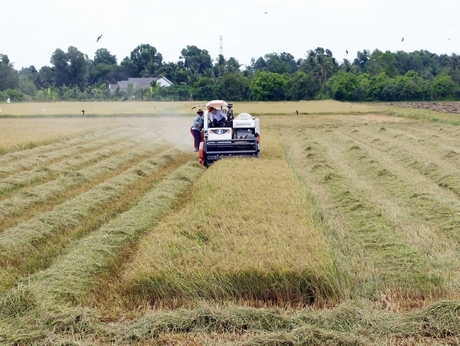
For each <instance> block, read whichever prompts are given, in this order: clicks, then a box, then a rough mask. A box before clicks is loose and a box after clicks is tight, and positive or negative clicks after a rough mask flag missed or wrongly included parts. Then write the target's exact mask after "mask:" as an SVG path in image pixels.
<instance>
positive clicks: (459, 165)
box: [350, 125, 460, 172]
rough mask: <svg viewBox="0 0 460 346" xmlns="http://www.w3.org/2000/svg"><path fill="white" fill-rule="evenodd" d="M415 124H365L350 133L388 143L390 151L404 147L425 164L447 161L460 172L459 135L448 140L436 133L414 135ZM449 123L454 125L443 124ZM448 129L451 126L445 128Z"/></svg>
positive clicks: (359, 137) (354, 136)
mask: <svg viewBox="0 0 460 346" xmlns="http://www.w3.org/2000/svg"><path fill="white" fill-rule="evenodd" d="M412 126H413V125H411V126H407V125H398V126H396V127H395V126H389V125H385V126H384V127H382V126H376V125H369V126H362V127H359V128H355V129H354V130H352V131H350V136H352V137H353V138H354V139H355V140H357V141H362V142H364V143H372V144H373V145H376V146H378V147H385V150H387V151H392V150H396V149H397V148H398V147H404V153H405V152H407V154H409V155H413V156H414V157H416V158H417V161H418V162H420V163H421V164H423V165H424V166H425V165H426V164H427V163H431V162H435V163H436V164H437V165H444V164H445V163H446V161H447V162H449V165H451V168H450V171H453V172H457V171H458V170H459V169H460V151H459V150H458V139H457V140H453V141H452V142H450V143H449V142H448V141H446V140H444V138H443V137H442V138H441V137H440V136H436V135H435V134H434V133H429V134H427V135H426V137H414V136H412V135H411V134H410V133H409V132H410V131H411V128H412ZM448 126H451V125H444V127H442V128H444V129H446V128H447V127H448ZM451 127H455V126H451ZM406 129H407V130H406ZM446 131H449V130H448V129H446ZM404 153H402V154H404ZM409 155H407V156H409ZM404 156H406V155H404ZM404 161H405V162H412V161H410V160H409V159H406V158H404ZM449 165H448V166H449ZM448 166H447V167H448ZM447 167H446V168H447Z"/></svg>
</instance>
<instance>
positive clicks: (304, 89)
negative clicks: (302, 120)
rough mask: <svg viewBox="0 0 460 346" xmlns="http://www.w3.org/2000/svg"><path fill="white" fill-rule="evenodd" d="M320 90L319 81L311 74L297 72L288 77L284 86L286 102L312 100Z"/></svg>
mask: <svg viewBox="0 0 460 346" xmlns="http://www.w3.org/2000/svg"><path fill="white" fill-rule="evenodd" d="M319 90H320V84H319V80H318V79H317V78H315V77H313V76H312V75H311V74H307V73H305V72H303V71H297V72H296V73H294V74H291V75H290V76H289V80H288V82H287V85H286V98H287V99H288V100H313V99H314V98H315V96H316V94H317V93H318V92H319Z"/></svg>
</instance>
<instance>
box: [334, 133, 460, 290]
mask: <svg viewBox="0 0 460 346" xmlns="http://www.w3.org/2000/svg"><path fill="white" fill-rule="evenodd" d="M342 131H343V132H345V134H342V133H341V132H342ZM352 135H353V136H355V135H356V133H353V134H352ZM333 136H334V145H335V146H337V148H344V150H343V154H342V155H343V157H344V158H346V160H347V162H348V164H349V165H350V166H352V168H351V169H352V170H353V171H354V172H355V177H356V179H359V180H360V182H357V184H359V185H360V186H361V191H362V193H363V195H364V196H366V198H368V199H369V201H370V202H371V203H373V204H375V205H377V206H378V208H379V209H380V210H381V212H382V214H383V215H386V216H387V217H388V219H389V220H390V221H391V222H392V224H393V225H392V228H393V229H394V231H395V232H397V233H398V234H399V235H400V236H401V237H402V238H403V239H404V242H405V243H406V244H410V245H411V246H413V247H415V248H417V250H418V251H419V253H420V254H421V255H422V256H423V268H424V270H425V271H426V273H427V274H429V275H430V276H431V277H436V276H438V275H445V274H446V273H449V274H448V276H449V277H450V278H451V279H450V280H448V281H445V282H443V284H442V286H444V287H445V288H450V290H451V292H457V291H458V290H459V289H460V286H459V283H460V274H459V273H460V259H459V257H458V253H459V250H460V236H459V235H458V232H457V229H458V225H459V223H460V217H459V211H460V199H458V198H456V196H455V195H454V194H452V193H448V192H447V191H445V190H444V189H442V188H441V187H439V186H438V184H436V183H435V182H433V181H432V180H430V179H429V177H427V176H426V175H423V174H420V173H418V172H413V170H412V169H410V168H409V169H408V168H406V167H404V166H402V165H401V164H399V163H398V162H395V160H394V158H393V157H391V156H389V155H388V154H387V153H385V152H382V151H381V150H380V148H379V147H373V146H369V145H366V144H364V143H363V142H353V143H354V144H353V145H350V144H347V143H348V142H349V140H350V135H349V131H348V129H347V128H345V127H343V128H338V129H335V130H334V135H333ZM400 144H401V145H402V146H405V145H409V146H411V147H412V145H411V144H410V143H409V144H404V143H400ZM421 145H422V144H420V146H421ZM331 146H332V145H331ZM347 147H348V148H350V149H349V150H346V148H347ZM433 239H436V243H433Z"/></svg>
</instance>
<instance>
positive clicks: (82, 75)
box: [0, 44, 460, 101]
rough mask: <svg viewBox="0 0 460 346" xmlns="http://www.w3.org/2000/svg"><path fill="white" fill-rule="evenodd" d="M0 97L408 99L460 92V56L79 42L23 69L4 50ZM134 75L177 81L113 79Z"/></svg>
mask: <svg viewBox="0 0 460 346" xmlns="http://www.w3.org/2000/svg"><path fill="white" fill-rule="evenodd" d="M0 60H1V62H0V100H2V99H3V100H5V99H6V98H10V99H11V100H13V101H67V100H73V101H78V100H81V101H87V100H117V99H121V98H124V97H130V96H133V95H134V96H136V98H137V99H143V100H158V101H161V100H188V99H189V97H190V95H193V96H194V99H195V100H209V99H225V100H231V101H246V100H254V101H280V100H287V101H296V100H315V99H335V100H340V101H408V100H433V99H458V98H460V56H459V55H457V54H455V53H452V54H451V55H447V54H442V55H437V54H434V53H431V52H429V51H427V50H419V51H414V52H410V53H407V52H404V51H397V52H390V51H386V52H383V51H380V50H378V49H375V50H374V51H373V52H370V51H369V50H366V49H364V50H362V51H358V52H357V54H356V57H355V58H354V59H353V60H349V59H344V60H343V61H342V62H338V61H337V59H336V58H334V56H333V54H332V52H331V51H330V50H329V49H323V48H321V47H318V48H316V49H314V50H309V51H308V52H307V53H306V55H305V57H304V58H300V59H296V58H294V56H293V55H291V54H290V53H286V52H282V53H279V54H278V53H268V54H266V55H265V56H263V57H259V58H257V59H255V58H253V59H251V63H250V64H249V65H246V66H243V65H242V64H240V63H239V62H238V61H237V60H236V59H235V58H233V57H230V58H228V59H226V58H225V57H224V56H222V55H219V57H218V58H217V59H215V60H213V59H212V58H211V56H210V54H209V52H208V51H207V50H205V49H200V48H198V47H196V46H194V45H192V46H186V47H185V48H184V49H182V51H181V56H180V57H179V61H177V62H164V61H163V56H162V55H161V53H160V52H158V51H157V49H156V48H155V47H153V46H151V45H149V44H141V45H139V46H137V47H136V48H135V49H134V50H133V51H132V52H131V53H130V55H129V57H128V56H127V57H125V58H124V59H123V60H122V61H121V62H118V61H117V57H116V56H114V55H112V54H111V53H110V52H109V51H108V50H107V49H106V48H100V49H98V50H96V52H95V54H94V58H93V59H90V58H89V57H88V56H87V55H86V54H84V53H82V52H81V51H79V50H78V49H77V48H76V47H72V46H70V47H68V49H67V51H63V50H61V49H59V48H58V49H56V50H55V51H54V52H53V53H52V55H51V58H50V63H51V66H42V67H41V68H39V69H37V68H36V67H35V66H29V67H27V68H22V69H21V70H19V71H17V70H15V69H14V65H13V64H12V63H10V60H9V58H8V55H6V54H0ZM129 77H166V78H167V79H169V80H170V81H171V82H172V83H173V84H174V85H173V86H171V87H160V86H158V85H156V84H155V83H152V85H151V87H150V88H149V89H146V90H136V88H135V86H133V85H129V87H128V89H126V90H120V89H117V90H113V91H110V90H109V88H108V85H109V84H116V82H117V81H120V80H126V79H128V78H129Z"/></svg>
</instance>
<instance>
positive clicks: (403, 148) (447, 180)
mask: <svg viewBox="0 0 460 346" xmlns="http://www.w3.org/2000/svg"><path fill="white" fill-rule="evenodd" d="M370 144H372V145H373V146H375V147H378V148H381V150H382V151H385V152H387V153H388V154H389V155H391V156H392V157H394V159H395V160H396V161H398V162H400V163H401V164H403V165H404V166H405V167H407V168H412V169H414V170H416V171H417V172H418V173H420V174H423V175H426V176H428V177H430V179H432V180H433V181H435V182H436V184H437V185H439V186H440V187H442V188H444V189H446V190H448V191H451V192H453V193H454V194H455V195H457V196H460V174H459V173H458V171H459V169H460V155H459V154H458V153H456V152H455V151H453V150H445V149H439V148H438V149H436V145H429V144H428V145H426V146H425V144H424V142H421V143H417V144H416V145H415V144H414V143H407V142H406V141H405V140H401V139H400V138H399V137H393V136H387V135H386V131H385V130H384V131H379V132H378V133H374V135H373V139H372V141H371V142H370Z"/></svg>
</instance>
